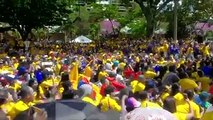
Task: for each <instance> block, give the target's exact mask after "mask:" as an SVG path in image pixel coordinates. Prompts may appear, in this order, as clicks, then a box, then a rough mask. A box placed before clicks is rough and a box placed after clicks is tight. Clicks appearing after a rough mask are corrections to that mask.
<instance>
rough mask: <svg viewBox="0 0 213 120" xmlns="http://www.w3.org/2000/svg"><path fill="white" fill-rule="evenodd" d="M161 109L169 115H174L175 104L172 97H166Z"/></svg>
mask: <svg viewBox="0 0 213 120" xmlns="http://www.w3.org/2000/svg"><path fill="white" fill-rule="evenodd" d="M163 108H164V109H165V110H167V111H169V112H171V113H175V112H176V111H177V110H176V103H175V99H174V98H173V97H167V98H166V99H165V100H164V101H163Z"/></svg>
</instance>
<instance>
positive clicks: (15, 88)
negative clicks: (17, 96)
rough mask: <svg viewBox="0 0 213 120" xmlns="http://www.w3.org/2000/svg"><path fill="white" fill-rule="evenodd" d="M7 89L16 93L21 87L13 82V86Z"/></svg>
mask: <svg viewBox="0 0 213 120" xmlns="http://www.w3.org/2000/svg"><path fill="white" fill-rule="evenodd" d="M8 88H9V89H13V90H14V91H16V92H17V91H18V90H20V89H21V85H20V84H19V83H17V82H15V83H14V85H13V86H9V87H8Z"/></svg>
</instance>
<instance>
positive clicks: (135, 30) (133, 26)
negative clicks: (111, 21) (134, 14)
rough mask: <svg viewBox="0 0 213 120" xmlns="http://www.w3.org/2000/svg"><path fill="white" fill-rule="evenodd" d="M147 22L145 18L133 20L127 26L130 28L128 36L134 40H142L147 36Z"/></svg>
mask: <svg viewBox="0 0 213 120" xmlns="http://www.w3.org/2000/svg"><path fill="white" fill-rule="evenodd" d="M145 26H146V21H145V19H143V18H140V19H135V20H132V21H131V22H130V23H129V24H127V25H126V28H129V31H127V32H129V33H128V34H130V36H131V37H133V38H140V37H142V36H145V35H146V27H145Z"/></svg>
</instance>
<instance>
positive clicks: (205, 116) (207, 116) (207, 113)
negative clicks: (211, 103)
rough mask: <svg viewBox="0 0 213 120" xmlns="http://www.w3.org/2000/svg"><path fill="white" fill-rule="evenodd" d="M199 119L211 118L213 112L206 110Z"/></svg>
mask: <svg viewBox="0 0 213 120" xmlns="http://www.w3.org/2000/svg"><path fill="white" fill-rule="evenodd" d="M201 120H213V112H206V113H204V115H203V117H202V118H201Z"/></svg>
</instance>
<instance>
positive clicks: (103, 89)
mask: <svg viewBox="0 0 213 120" xmlns="http://www.w3.org/2000/svg"><path fill="white" fill-rule="evenodd" d="M106 87H107V84H103V85H102V86H101V90H100V94H101V95H102V96H105V89H106Z"/></svg>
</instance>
